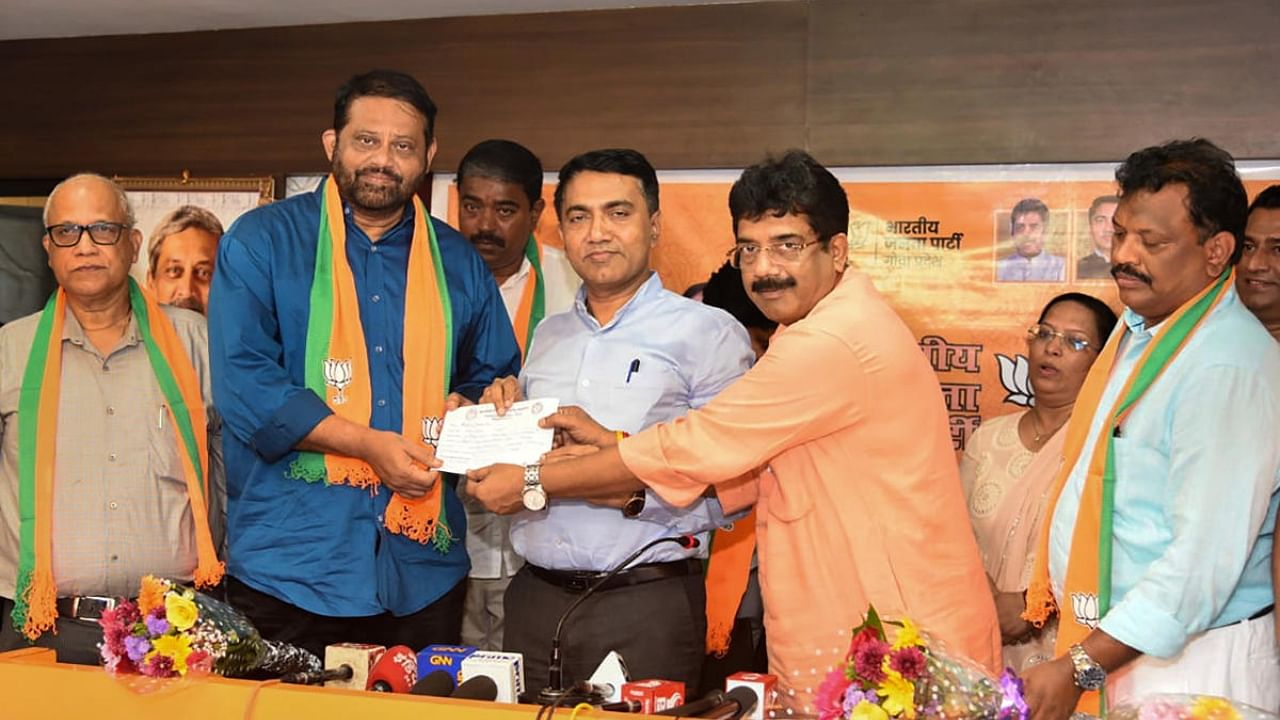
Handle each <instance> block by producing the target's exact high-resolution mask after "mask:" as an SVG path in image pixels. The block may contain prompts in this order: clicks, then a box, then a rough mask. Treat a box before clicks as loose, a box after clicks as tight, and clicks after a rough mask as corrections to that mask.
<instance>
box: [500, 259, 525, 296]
mask: <svg viewBox="0 0 1280 720" xmlns="http://www.w3.org/2000/svg"><path fill="white" fill-rule="evenodd" d="M532 267H533V263H531V262H529V257H528V256H527V255H526V256H525V257H524V259H522V260H521V261H520V269H519V270H516V274H515V275H512V276H511V277H509V278H507V279H506V280H503V281H502V286H501V287H499V288H498V289H499V290H508V289H510V288H513V287H515V286H517V285H519V284H521V283H523V282H524V281H525V278H527V277H529V270H530V268H532Z"/></svg>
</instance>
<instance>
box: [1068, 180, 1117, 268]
mask: <svg viewBox="0 0 1280 720" xmlns="http://www.w3.org/2000/svg"><path fill="white" fill-rule="evenodd" d="M1119 203H1120V198H1118V197H1116V196H1115V195H1102V196H1099V197H1096V198H1094V199H1093V202H1092V203H1091V204H1090V205H1089V237H1090V238H1091V239H1092V240H1093V251H1092V252H1090V253H1089V254H1088V255H1086V256H1084V257H1082V258H1080V260H1079V261H1078V262H1077V263H1076V279H1077V280H1099V279H1109V278H1110V277H1111V235H1112V233H1113V232H1114V231H1113V230H1112V228H1111V216H1112V215H1115V214H1116V205H1118V204H1119Z"/></svg>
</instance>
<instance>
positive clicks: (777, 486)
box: [760, 467, 813, 523]
mask: <svg viewBox="0 0 1280 720" xmlns="http://www.w3.org/2000/svg"><path fill="white" fill-rule="evenodd" d="M760 497H761V498H762V501H761V505H762V506H763V508H764V511H765V514H766V516H767V517H769V518H773V519H776V520H780V521H782V522H787V523H790V522H795V521H797V520H800V519H801V518H803V517H805V516H806V515H808V514H809V513H810V512H812V511H813V499H812V496H810V494H809V489H808V488H807V487H805V484H804V483H803V482H792V483H783V482H781V481H779V480H778V477H777V475H775V474H774V472H773V468H771V467H770V468H766V469H765V471H764V472H763V473H761V475H760Z"/></svg>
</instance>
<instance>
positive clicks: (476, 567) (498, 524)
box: [457, 140, 579, 650]
mask: <svg viewBox="0 0 1280 720" xmlns="http://www.w3.org/2000/svg"><path fill="white" fill-rule="evenodd" d="M457 183H458V229H459V230H460V231H461V232H462V234H463V236H465V237H466V238H467V239H468V240H470V241H471V245H472V246H473V247H475V249H476V252H478V253H480V257H482V258H484V262H485V265H487V266H488V267H489V272H491V273H493V279H494V280H495V281H497V283H498V292H500V293H501V294H502V303H503V305H505V306H506V309H507V316H508V317H509V318H510V319H511V326H512V328H513V329H514V330H515V333H516V342H517V343H519V344H520V353H521V355H522V356H523V355H525V354H526V353H527V352H528V349H529V342H530V341H531V340H532V339H533V331H534V330H535V329H536V328H537V327H538V324H539V323H541V322H542V319H543V318H545V317H548V316H550V315H554V314H556V313H560V312H564V311H565V310H568V309H569V308H570V307H572V306H573V297H574V294H575V293H576V292H577V290H578V284H579V281H578V276H577V275H575V274H574V272H573V268H572V267H571V266H570V265H569V261H568V260H567V259H566V258H565V254H564V252H563V251H561V250H559V249H557V248H554V247H549V246H545V245H543V244H542V243H540V242H538V240H537V238H535V237H534V231H535V230H537V228H538V219H539V218H540V217H542V210H543V207H544V205H545V204H546V203H544V202H543V200H542V162H541V161H539V160H538V156H536V155H534V154H533V153H532V152H530V151H529V149H528V148H526V147H524V146H523V145H520V144H519V143H515V142H512V141H510V140H485V141H484V142H481V143H479V144H478V145H476V146H475V147H473V148H471V149H470V150H468V151H467V154H466V155H463V156H462V161H461V162H460V163H458V175H457ZM463 505H464V506H465V507H466V510H467V554H468V555H470V556H471V573H470V575H469V576H468V578H467V603H466V613H465V614H464V615H463V618H462V642H463V644H466V645H473V646H475V647H478V648H480V649H482V650H501V649H502V622H503V621H502V618H503V613H502V597H503V594H504V593H505V592H506V590H507V586H508V585H509V584H510V583H511V577H512V576H513V575H515V572H516V571H517V570H519V569H520V566H521V565H523V564H524V560H522V559H521V558H520V556H519V555H517V554H516V553H515V551H514V550H513V549H512V548H511V538H510V533H509V531H510V528H511V522H510V520H509V519H508V518H506V517H504V516H502V515H494V514H493V513H490V512H486V511H485V509H484V508H483V507H480V506H479V505H477V504H476V503H474V502H471V501H469V498H468V497H464V498H463Z"/></svg>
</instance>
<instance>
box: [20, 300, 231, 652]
mask: <svg viewBox="0 0 1280 720" xmlns="http://www.w3.org/2000/svg"><path fill="white" fill-rule="evenodd" d="M129 306H130V310H131V311H132V312H133V316H134V319H135V320H136V321H137V325H138V334H139V335H141V336H142V343H141V344H142V346H143V348H144V349H145V350H146V353H147V360H148V361H149V362H150V363H151V371H152V373H153V374H154V375H155V378H156V383H157V385H159V387H160V392H161V394H163V395H164V399H165V403H166V405H167V406H168V411H169V418H170V420H171V421H172V422H171V423H170V424H171V426H172V427H173V430H174V433H175V434H176V435H177V441H178V443H179V446H180V447H181V448H182V452H179V453H178V456H179V457H180V458H181V460H182V471H183V475H184V477H185V478H186V485H187V498H188V499H189V501H190V503H191V519H192V521H193V522H194V524H195V536H196V537H195V540H196V569H195V573H194V576H195V577H194V579H195V581H196V584H197V585H199V586H201V587H212V586H214V585H217V584H218V582H219V581H220V580H222V574H223V564H222V563H221V562H220V561H219V560H218V554H217V550H216V549H215V548H214V546H213V536H212V534H211V533H210V531H209V506H208V500H207V497H208V493H209V477H208V473H209V439H208V436H207V434H206V433H207V427H208V420H207V418H206V417H205V411H204V400H203V399H202V397H201V395H200V380H199V379H198V378H197V377H196V370H195V367H194V366H193V365H192V364H191V357H190V356H189V355H188V354H187V351H186V348H184V347H183V346H182V341H181V340H180V339H179V338H178V333H177V332H176V331H175V330H174V329H173V323H171V322H169V318H167V317H165V314H164V312H163V311H162V310H160V306H159V305H158V304H156V299H155V298H154V297H152V295H151V294H150V293H148V292H147V291H145V290H143V289H142V288H141V287H139V286H138V283H137V282H135V281H134V280H133V278H129ZM66 314H67V294H66V292H64V291H63V290H62V289H61V288H59V289H58V291H57V292H55V293H54V294H53V296H52V297H50V298H49V302H48V303H47V304H46V305H45V306H44V311H43V312H41V314H40V321H39V323H38V324H37V325H36V337H35V340H34V342H32V343H31V352H30V354H28V356H27V368H26V370H25V371H24V372H23V375H22V389H21V391H20V392H19V395H18V517H19V523H18V582H17V590H16V592H14V598H13V600H14V607H13V613H12V618H13V627H14V628H16V629H17V630H19V631H21V632H22V634H23V635H26V636H27V638H29V639H31V640H35V639H36V638H38V637H40V635H41V634H42V633H43V632H44V631H45V630H49V629H51V628H52V627H53V624H54V621H55V620H56V619H57V617H58V610H57V598H58V590H57V586H56V584H55V582H54V578H53V474H54V467H55V464H56V462H57V458H56V457H55V456H54V451H55V449H56V446H57V444H58V406H59V401H60V398H61V389H62V327H63V321H64V320H65V319H66Z"/></svg>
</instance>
